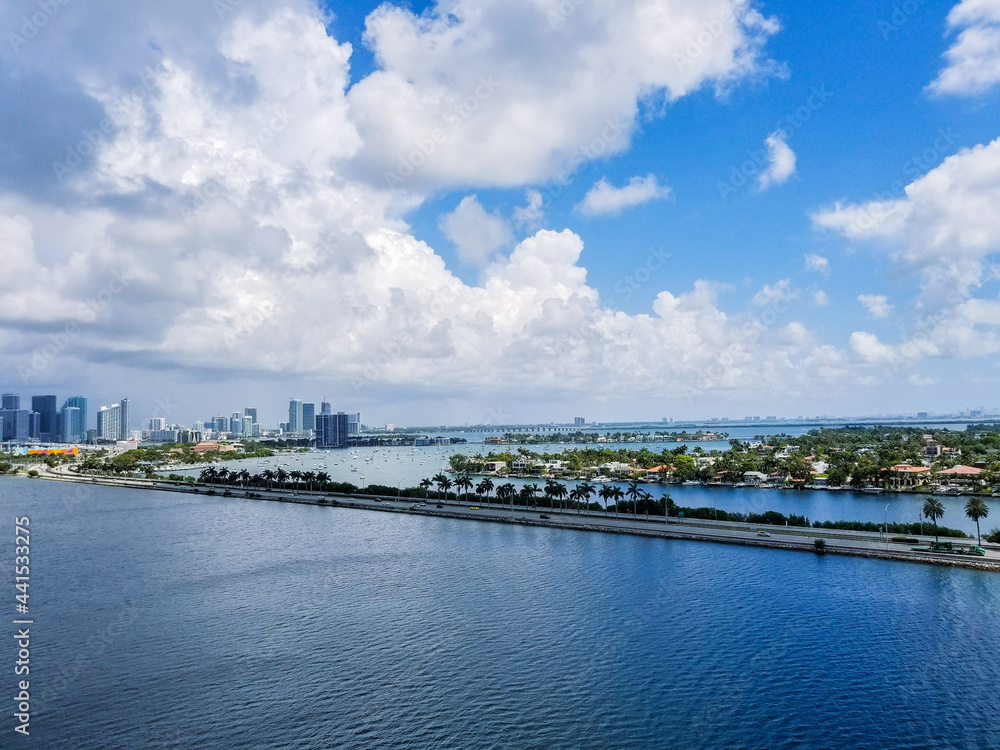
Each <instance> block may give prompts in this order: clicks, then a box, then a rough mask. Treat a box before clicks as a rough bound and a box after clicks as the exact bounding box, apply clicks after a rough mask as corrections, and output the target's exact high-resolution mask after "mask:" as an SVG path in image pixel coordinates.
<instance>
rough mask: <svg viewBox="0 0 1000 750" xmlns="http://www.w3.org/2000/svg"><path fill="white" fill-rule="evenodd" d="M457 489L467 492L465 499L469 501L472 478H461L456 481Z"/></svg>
mask: <svg viewBox="0 0 1000 750" xmlns="http://www.w3.org/2000/svg"><path fill="white" fill-rule="evenodd" d="M455 488H456V489H458V490H465V499H466V500H468V499H469V490H470V489H472V477H468V476H461V477H458V478H457V479H455Z"/></svg>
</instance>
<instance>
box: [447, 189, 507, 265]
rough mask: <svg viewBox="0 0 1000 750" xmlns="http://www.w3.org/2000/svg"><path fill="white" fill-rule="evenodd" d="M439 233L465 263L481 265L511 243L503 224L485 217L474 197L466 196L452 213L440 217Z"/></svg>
mask: <svg viewBox="0 0 1000 750" xmlns="http://www.w3.org/2000/svg"><path fill="white" fill-rule="evenodd" d="M440 224H441V231H442V232H444V235H445V237H447V238H448V239H449V240H451V241H452V242H453V243H454V244H455V247H456V249H457V250H458V255H459V257H460V258H461V259H462V260H464V261H465V262H466V263H471V264H473V265H477V266H478V265H483V264H484V263H485V262H486V261H488V260H489V259H490V257H491V256H492V255H493V254H494V253H495V252H496V251H497V250H499V249H501V248H502V247H504V246H505V245H507V244H509V243H511V242H513V241H514V235H513V233H512V232H511V230H510V227H509V226H508V224H507V222H506V221H505V220H504V219H503V218H502V217H500V216H498V215H496V214H491V213H487V212H486V209H485V208H483V206H482V204H480V202H479V200H478V199H477V198H476V196H474V195H469V196H466V197H465V198H463V199H462V201H461V203H459V204H458V206H456V207H455V210H454V211H452V212H451V213H449V214H445V215H444V216H442V217H441V222H440Z"/></svg>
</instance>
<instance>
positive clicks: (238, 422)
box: [229, 411, 243, 435]
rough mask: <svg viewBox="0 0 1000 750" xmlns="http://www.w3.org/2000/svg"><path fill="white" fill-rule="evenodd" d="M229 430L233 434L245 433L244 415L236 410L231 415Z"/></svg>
mask: <svg viewBox="0 0 1000 750" xmlns="http://www.w3.org/2000/svg"><path fill="white" fill-rule="evenodd" d="M229 432H231V433H232V434H233V435H242V434H243V415H242V414H240V413H239V412H238V411H234V412H233V413H232V416H230V417H229Z"/></svg>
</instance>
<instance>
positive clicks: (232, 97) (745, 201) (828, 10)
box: [0, 0, 1000, 424]
mask: <svg viewBox="0 0 1000 750" xmlns="http://www.w3.org/2000/svg"><path fill="white" fill-rule="evenodd" d="M53 7H55V6H53ZM38 8H39V6H37V5H36V4H33V3H32V2H24V1H23V0H18V2H15V3H14V5H13V6H12V9H11V12H10V13H9V14H6V18H5V19H3V21H0V31H2V32H3V33H2V34H0V38H2V39H4V40H5V44H3V45H0V62H2V63H3V64H2V65H0V71H2V72H0V85H2V86H4V87H5V90H10V91H11V92H21V93H20V94H17V95H16V96H10V97H6V98H5V99H4V102H5V104H0V106H4V107H8V108H11V107H13V106H15V105H14V104H13V102H17V104H16V111H15V110H14V109H10V110H9V112H8V114H9V115H10V117H9V118H8V119H7V121H8V125H5V126H4V127H5V128H6V130H5V131H4V132H5V149H4V154H3V155H2V156H0V242H2V243H3V248H4V260H5V273H4V278H3V280H2V281H0V294H2V296H3V301H4V304H3V306H2V307H3V310H2V313H0V346H2V347H3V351H4V362H5V364H6V368H5V372H4V373H3V375H4V376H5V378H6V379H7V380H8V381H12V382H13V383H14V384H16V385H17V387H18V389H19V390H25V391H30V392H38V393H66V392H70V391H73V392H77V391H79V392H86V393H89V394H92V396H91V400H92V402H93V403H102V402H103V403H113V401H114V399H116V398H118V396H117V395H116V394H118V393H120V392H124V391H132V392H135V391H136V390H137V389H136V388H135V387H134V385H133V384H136V383H138V384H141V389H138V390H141V391H142V393H141V394H140V393H136V398H137V399H139V401H137V406H140V405H141V410H142V413H153V412H155V411H156V410H157V408H158V406H157V405H158V404H166V405H169V406H170V408H175V409H177V410H178V411H177V413H179V414H185V415H192V416H189V417H186V418H187V419H189V420H190V419H192V418H193V415H195V414H199V413H202V414H203V413H207V412H209V411H211V410H212V405H213V404H219V403H223V402H225V401H227V400H228V399H232V400H234V401H236V402H237V403H259V404H264V403H267V402H269V401H272V400H273V394H274V393H275V392H276V391H277V390H278V389H279V388H280V389H281V390H282V391H283V392H286V393H287V392H293V393H320V394H322V393H337V394H341V397H342V398H343V399H344V400H345V401H350V402H351V403H353V404H355V405H356V408H358V409H360V410H362V411H364V412H365V413H366V414H370V415H373V418H378V419H379V420H381V419H385V421H394V422H396V423H401V424H402V423H413V424H419V423H428V422H433V421H443V422H450V423H456V424H461V423H465V422H470V423H507V422H511V423H517V422H527V421H530V420H532V419H539V418H541V419H544V420H560V421H562V420H563V419H565V418H566V416H565V415H567V414H572V413H574V412H584V413H587V414H588V415H590V417H591V418H593V419H596V420H599V421H611V420H619V419H630V418H636V417H639V416H641V415H643V414H648V413H653V414H657V413H659V414H671V415H674V416H675V417H677V418H682V419H693V418H696V417H702V416H703V415H709V414H720V415H721V414H739V413H744V414H745V413H758V412H759V413H775V412H777V411H780V410H782V409H785V410H788V411H794V412H796V413H798V412H806V413H832V412H836V413H848V414H862V413H875V412H885V411H909V410H917V409H919V410H921V411H923V410H931V411H944V412H952V411H956V410H958V409H960V408H963V404H962V403H958V402H959V401H961V402H966V403H981V402H989V400H990V398H989V397H990V395H991V394H992V392H993V391H994V390H995V383H996V380H997V366H998V365H997V359H996V355H997V353H998V352H1000V332H998V330H997V329H998V326H1000V314H998V309H1000V298H998V294H1000V281H998V277H997V275H996V273H995V270H994V265H995V261H996V253H997V251H998V249H1000V219H998V218H997V212H996V210H995V206H996V205H997V203H998V198H1000V139H998V136H1000V133H998V132H997V126H996V123H997V121H998V117H997V115H998V113H1000V86H998V83H1000V80H998V79H1000V76H997V74H996V70H997V58H998V56H1000V53H997V51H996V49H994V47H990V46H989V45H986V46H977V45H975V44H973V41H972V40H975V39H978V38H993V36H992V35H995V34H996V33H997V26H998V24H1000V21H998V19H1000V14H998V13H996V12H995V11H994V10H991V8H992V5H990V3H988V2H979V0H963V1H962V2H953V3H951V4H946V5H944V6H933V5H929V4H913V5H912V6H905V7H904V6H902V5H899V6H897V5H891V6H886V7H881V6H873V5H871V4H867V3H862V2H861V1H860V0H851V1H850V2H849V3H847V4H846V5H845V4H838V5H837V6H836V7H833V6H830V7H827V6H821V7H813V6H812V5H802V4H801V3H799V4H797V3H793V2H791V0H777V1H774V2H761V3H754V4H751V3H746V2H737V1H736V0H712V2H708V3H702V2H698V3H695V2H693V0H677V2H676V3H673V4H671V5H670V6H669V9H668V8H667V7H666V6H662V7H661V6H659V5H655V4H654V5H652V6H649V7H647V6H645V5H644V4H642V3H638V2H635V3H633V2H631V1H630V2H624V3H619V4H616V5H608V4H604V3H583V2H573V1H570V2H555V1H554V0H552V1H548V0H546V1H543V0H517V2H515V3H514V4H513V5H511V4H510V3H498V2H496V1H495V0H484V1H483V2H478V3H475V4H470V3H468V2H465V0H458V1H457V2H454V3H451V4H447V5H445V4H438V3H433V2H426V1H419V2H415V3H413V4H411V5H410V6H407V7H402V6H400V5H394V4H391V3H389V4H380V3H376V2H374V1H373V2H368V3H358V4H354V5H351V6H349V7H340V6H332V5H329V6H328V5H325V4H319V5H318V4H315V3H313V2H308V1H307V0H283V1H282V2H281V3H278V4H274V3H270V2H267V3H265V2H263V0H243V2H240V3H221V4H220V3H217V4H215V5H212V6H207V5H205V4H197V3H193V4H185V5H183V6H180V7H177V8H171V9H169V10H168V9H165V8H158V7H156V6H146V5H144V4H139V5H138V6H135V5H131V4H117V5H115V9H116V11H115V13H112V14H111V15H109V16H108V17H104V16H99V15H97V14H93V13H89V12H88V11H87V9H85V8H84V7H82V6H81V7H77V6H76V5H72V4H71V5H68V6H63V5H59V6H58V13H57V14H55V15H53V16H52V17H51V18H50V17H49V15H46V14H45V13H44V12H42V11H39V9H38ZM38 13H42V16H44V21H45V22H44V23H43V24H41V25H38V24H35V25H34V26H33V25H32V24H33V23H34V22H33V21H32V20H31V19H32V18H33V17H34V16H33V15H32V14H36V15H37V14H38ZM42 16H39V18H42ZM513 17H516V18H517V19H519V20H518V22H517V23H511V22H510V21H509V19H510V18H513ZM612 20H613V21H614V23H611V21H612ZM140 40H141V41H140ZM94 45H98V46H102V47H103V48H106V49H113V50H115V54H113V55H107V56H102V57H95V56H94V55H93V54H92V49H93V46H94ZM25 82H30V84H28V83H25ZM25 85H29V88H30V92H31V95H30V96H27V94H25V93H24V92H23V91H22V88H21V87H23V86H25ZM224 92H228V93H224ZM889 102H891V106H889V105H888V104H887V103H889ZM11 387H13V385H12V386H11ZM316 403H319V401H318V400H316ZM159 410H160V411H161V412H165V411H166V409H165V408H163V407H159ZM51 413H52V412H51V409H47V410H46V414H49V415H51ZM164 416H166V415H164ZM262 416H263V415H262ZM268 418H269V419H270V418H272V415H269V417H268Z"/></svg>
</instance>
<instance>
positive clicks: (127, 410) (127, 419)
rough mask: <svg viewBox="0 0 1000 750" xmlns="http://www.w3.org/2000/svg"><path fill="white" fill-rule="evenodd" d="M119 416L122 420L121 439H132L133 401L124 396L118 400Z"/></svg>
mask: <svg viewBox="0 0 1000 750" xmlns="http://www.w3.org/2000/svg"><path fill="white" fill-rule="evenodd" d="M118 418H119V419H120V420H121V422H120V424H119V425H118V434H119V435H120V436H121V437H119V438H118V439H119V440H130V439H131V438H132V402H131V401H129V400H128V399H127V398H123V399H122V400H121V401H119V402H118Z"/></svg>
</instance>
